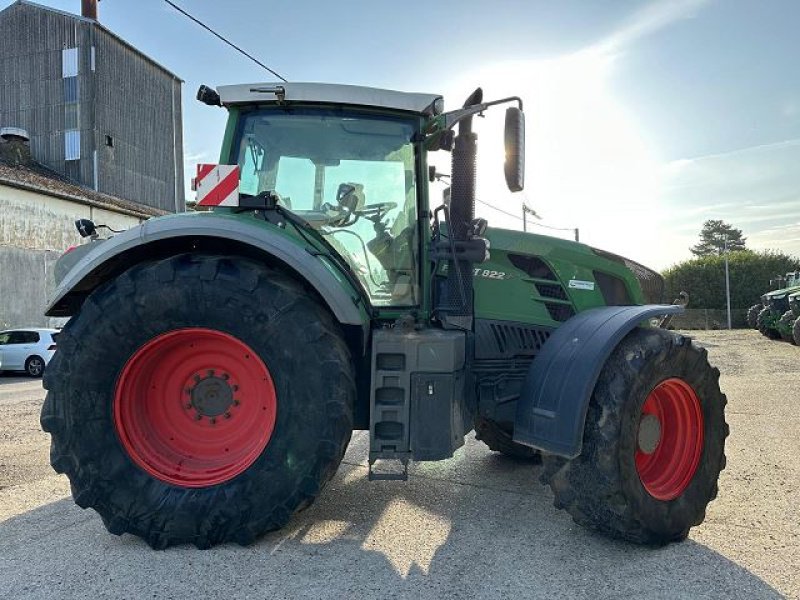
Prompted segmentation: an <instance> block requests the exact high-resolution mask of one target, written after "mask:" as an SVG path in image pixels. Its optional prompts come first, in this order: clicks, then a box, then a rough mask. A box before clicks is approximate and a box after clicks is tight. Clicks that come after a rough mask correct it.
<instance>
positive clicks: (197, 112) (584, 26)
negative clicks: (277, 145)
mask: <svg viewBox="0 0 800 600" xmlns="http://www.w3.org/2000/svg"><path fill="white" fill-rule="evenodd" d="M176 2H177V3H178V4H179V5H181V6H182V7H183V8H184V9H186V10H187V11H189V12H191V13H192V14H194V15H195V16H196V17H198V18H199V19H201V20H203V21H205V22H206V23H208V24H209V25H211V26H213V27H214V28H215V29H217V30H218V31H219V32H220V33H222V34H224V35H226V36H228V37H230V38H231V39H232V40H234V41H235V42H236V43H237V44H239V45H240V46H242V47H243V48H245V49H246V50H248V51H249V52H251V53H252V54H254V55H255V56H257V57H258V58H259V59H260V60H262V61H263V62H265V63H266V64H267V65H269V66H270V67H272V68H273V69H275V70H276V71H277V72H279V73H280V74H282V75H283V76H285V77H286V78H287V79H289V80H290V81H323V82H332V83H348V84H356V85H368V86H375V87H387V88H392V89H399V90H404V91H419V92H435V93H442V94H443V95H444V96H445V108H446V109H454V108H457V107H459V106H460V105H461V104H462V103H463V100H464V99H465V98H466V96H467V95H468V94H469V93H470V92H471V91H472V90H473V89H474V88H475V87H478V86H481V87H483V89H484V98H485V99H492V98H499V97H503V96H507V95H519V96H521V97H522V98H523V100H524V102H525V113H526V144H527V152H526V189H525V191H524V192H521V193H518V194H511V193H510V192H508V191H507V190H506V188H505V184H504V180H503V176H502V160H503V157H502V154H503V150H502V119H503V110H502V109H496V110H495V111H494V112H492V111H490V112H489V113H487V117H486V118H485V119H482V120H480V119H479V120H478V122H477V123H476V128H477V131H478V135H479V148H480V154H479V160H478V198H479V200H481V203H479V204H478V215H479V216H483V217H485V218H487V219H488V220H489V223H490V225H493V226H497V227H506V228H512V229H521V228H522V221H521V215H522V210H521V207H522V203H523V202H525V203H527V205H528V206H530V207H531V208H533V210H535V211H536V213H537V214H538V215H539V216H540V217H541V219H540V220H535V219H532V221H533V223H530V222H529V226H530V229H531V230H532V231H536V232H541V233H547V234H552V235H558V236H562V237H571V236H572V228H575V227H577V228H579V230H580V238H581V241H583V242H586V243H588V244H591V245H593V246H597V247H600V248H604V249H607V250H610V251H613V252H617V253H619V254H623V255H625V256H628V257H630V258H633V259H634V260H638V261H639V262H642V263H644V264H646V265H648V266H651V267H654V268H658V269H662V268H665V267H668V266H669V265H671V264H674V263H676V262H679V261H681V260H684V259H686V258H689V257H690V256H691V255H690V253H689V250H688V248H689V246H691V245H692V244H694V243H695V242H696V240H697V237H698V233H699V230H700V227H701V226H702V223H703V221H705V220H707V219H723V220H725V221H726V222H729V223H731V224H733V225H734V226H735V227H738V228H740V229H742V230H743V233H744V235H745V236H746V237H747V245H748V247H751V248H753V249H775V250H781V251H784V252H787V253H791V254H794V255H800V169H798V166H799V165H800V69H798V68H797V64H796V63H797V57H798V56H800V35H798V34H797V31H796V23H797V22H798V20H799V19H800V2H796V1H794V0H770V1H769V2H759V1H757V0H650V1H646V0H641V1H639V0H637V1H634V0H616V1H611V0H581V1H579V0H561V1H559V2H553V1H551V0H492V1H491V2H489V1H488V0H483V1H477V0H459V1H458V2H456V1H455V0H450V1H440V2H438V3H432V2H429V1H426V2H418V1H414V0H412V1H408V2H404V3H397V2H385V1H376V0H372V1H355V0H350V1H348V0H341V1H338V2H324V1H302V0H295V1H294V2H291V3H290V2H258V1H256V0H228V1H227V2H214V3H212V2H208V1H200V0H176ZM40 3H42V4H47V5H50V6H54V7H57V8H60V9H62V10H68V11H72V12H79V11H80V1H79V0H61V1H58V0H40ZM7 4H10V2H8V1H7V0H0V6H2V7H4V6H5V5H7ZM99 10H100V21H101V22H102V23H103V24H104V25H106V26H107V27H108V28H109V29H111V30H112V31H114V32H115V33H117V34H118V35H120V36H121V37H122V38H124V39H126V40H127V41H128V42H130V43H132V44H133V45H135V46H136V47H138V48H139V49H140V50H142V51H143V52H145V53H146V54H148V55H149V56H151V57H152V58H153V59H155V60H156V61H158V62H159V63H161V64H163V65H164V66H166V67H167V68H169V69H170V70H172V71H174V72H175V73H176V74H178V75H179V76H180V77H181V78H182V79H184V80H185V82H186V83H185V86H184V91H183V105H184V138H185V140H184V152H185V161H186V172H187V176H190V174H191V173H192V172H193V171H194V170H195V167H194V165H195V164H196V163H197V162H215V161H216V160H217V159H218V155H219V147H220V143H221V140H222V133H223V128H224V124H225V111H224V110H222V109H215V108H211V107H207V106H205V105H202V104H200V103H198V102H197V101H195V100H194V96H195V92H196V90H197V88H198V86H199V85H200V84H207V85H212V86H216V85H221V84H231V83H246V82H247V83H251V82H266V81H274V78H273V77H272V76H271V75H270V74H269V73H267V72H266V71H264V70H262V69H261V68H260V67H258V66H257V65H255V64H253V63H252V62H250V61H249V60H247V59H246V58H245V57H243V56H241V55H239V54H237V53H236V52H235V51H234V50H232V49H230V48H228V47H227V46H225V45H223V44H222V43H221V42H219V41H218V40H217V39H216V38H214V37H213V36H211V35H210V34H208V33H207V32H205V31H204V30H202V29H200V28H199V27H198V26H197V25H195V24H194V23H192V22H191V21H189V20H187V19H186V17H184V16H182V15H180V14H179V13H177V12H175V11H174V10H173V9H172V8H170V7H169V6H168V5H167V4H166V3H165V2H163V0H139V1H137V2H130V1H123V0H103V1H102V2H101V3H100V8H99ZM437 154H444V153H441V152H440V153H437ZM448 161H449V157H448V156H446V155H442V156H436V157H435V159H434V162H435V163H436V164H437V165H439V166H440V169H441V170H443V171H445V172H447V171H448ZM434 193H436V194H438V193H441V189H440V188H436V189H435V190H434ZM492 207H495V208H492ZM529 219H531V218H530V217H529ZM546 227H560V228H564V230H563V231H561V230H553V229H547V228H546Z"/></svg>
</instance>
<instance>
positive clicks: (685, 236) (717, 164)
mask: <svg viewBox="0 0 800 600" xmlns="http://www.w3.org/2000/svg"><path fill="white" fill-rule="evenodd" d="M798 163H800V139H790V140H784V141H781V142H776V143H772V144H762V145H758V146H753V147H750V148H740V149H736V150H733V151H730V152H723V153H718V154H712V155H707V156H698V157H693V158H689V159H681V160H678V161H673V162H671V163H669V164H667V165H665V166H664V168H663V170H662V174H663V185H662V187H661V201H662V203H663V206H668V207H670V208H669V212H668V214H667V217H666V219H665V220H664V222H663V227H664V228H665V229H667V230H669V231H670V232H672V236H671V237H672V238H674V239H671V242H672V243H671V245H672V247H673V248H674V251H675V252H677V253H678V256H677V257H675V260H680V259H682V258H688V246H689V245H691V244H692V243H694V242H695V241H696V238H697V233H698V232H699V231H700V227H701V225H702V222H703V221H704V220H706V219H723V220H724V221H726V222H728V223H731V224H732V225H734V226H735V227H738V228H740V229H742V230H743V233H744V235H745V236H746V237H747V238H748V241H747V243H748V246H749V247H751V248H753V249H756V250H757V249H776V250H781V251H783V252H787V253H789V254H794V255H800V171H798V170H797V168H796V165H797V164H798Z"/></svg>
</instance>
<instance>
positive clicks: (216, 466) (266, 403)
mask: <svg viewBox="0 0 800 600" xmlns="http://www.w3.org/2000/svg"><path fill="white" fill-rule="evenodd" d="M276 415H277V399H276V396H275V385H274V383H273V381H272V377H271V376H270V373H269V369H267V367H266V365H265V364H264V362H263V361H262V360H261V359H260V358H259V357H258V355H256V354H255V353H254V352H253V351H252V350H251V349H250V348H249V347H248V346H247V344H245V343H244V342H242V341H240V340H238V339H237V338H235V337H233V336H231V335H228V334H227V333H223V332H221V331H215V330H212V329H202V328H188V329H178V330H175V331H170V332H169V333H165V334H163V335H160V336H158V337H156V338H153V339H152V340H150V341H149V342H147V343H146V344H145V345H144V346H142V347H141V348H139V349H138V350H137V351H136V353H135V354H134V355H133V356H132V357H131V358H130V359H129V360H128V362H127V363H126V364H125V367H124V368H123V370H122V373H121V374H120V376H119V380H118V381H117V386H116V390H115V394H114V427H115V428H116V431H117V435H118V436H119V439H120V441H121V442H122V446H123V447H124V448H125V451H126V452H127V453H128V455H129V456H130V457H131V459H132V460H133V461H134V462H135V463H136V464H137V465H138V466H139V467H141V468H142V469H144V470H145V471H147V472H148V473H149V474H150V475H152V476H153V477H155V478H157V479H160V480H161V481H164V482H166V483H170V484H173V485H177V486H181V487H192V488H194V487H206V486H211V485H216V484H220V483H224V482H226V481H229V480H231V479H233V478H234V477H236V476H237V475H239V474H241V473H242V472H243V471H245V470H246V469H247V468H248V467H249V466H250V465H252V464H253V462H255V460H256V459H257V458H258V457H259V456H260V455H261V453H262V452H263V450H264V448H266V446H267V444H268V443H269V440H270V437H271V436H272V431H273V429H274V427H275V418H276Z"/></svg>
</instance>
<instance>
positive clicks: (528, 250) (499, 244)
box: [486, 227, 664, 304]
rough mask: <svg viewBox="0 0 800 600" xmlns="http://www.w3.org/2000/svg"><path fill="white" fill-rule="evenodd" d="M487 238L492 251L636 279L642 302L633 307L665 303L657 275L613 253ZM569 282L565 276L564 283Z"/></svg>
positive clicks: (504, 232)
mask: <svg viewBox="0 0 800 600" xmlns="http://www.w3.org/2000/svg"><path fill="white" fill-rule="evenodd" d="M486 238H487V239H488V240H489V242H490V244H491V251H495V250H498V251H502V252H507V253H512V254H513V253H519V254H524V255H533V256H538V257H541V258H543V259H545V260H547V261H549V262H558V263H560V264H561V265H562V269H563V268H565V265H575V266H579V267H582V268H585V269H588V270H589V271H590V272H591V271H594V270H600V271H603V272H606V273H610V274H615V275H617V276H620V277H622V278H626V279H627V278H630V279H635V281H636V282H638V287H639V288H640V289H641V293H642V297H641V298H638V299H637V298H634V302H635V303H645V304H660V303H661V302H663V301H664V299H663V296H664V278H663V277H661V275H660V274H658V273H657V272H656V271H653V270H652V269H649V268H647V267H645V266H644V265H641V264H639V263H637V262H636V261H633V260H631V259H629V258H625V257H623V256H619V255H617V254H614V253H613V252H607V251H605V250H600V249H598V248H592V247H591V246H587V245H586V244H582V243H580V242H573V241H571V240H564V239H561V238H555V237H550V236H546V235H537V234H535V233H525V232H521V231H513V230H508V229H496V228H492V227H489V228H488V229H487V231H486ZM570 278H571V276H567V279H570Z"/></svg>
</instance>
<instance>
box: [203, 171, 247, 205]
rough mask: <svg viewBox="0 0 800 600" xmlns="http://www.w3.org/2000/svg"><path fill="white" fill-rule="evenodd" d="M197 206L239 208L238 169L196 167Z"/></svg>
mask: <svg viewBox="0 0 800 600" xmlns="http://www.w3.org/2000/svg"><path fill="white" fill-rule="evenodd" d="M194 184H195V190H196V191H197V206H239V167H237V166H236V165H197V179H195V181H194Z"/></svg>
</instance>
